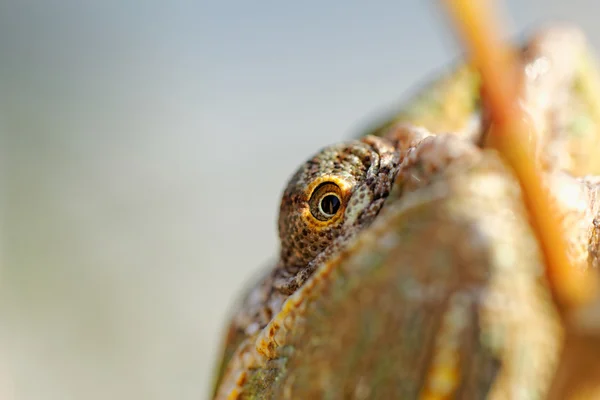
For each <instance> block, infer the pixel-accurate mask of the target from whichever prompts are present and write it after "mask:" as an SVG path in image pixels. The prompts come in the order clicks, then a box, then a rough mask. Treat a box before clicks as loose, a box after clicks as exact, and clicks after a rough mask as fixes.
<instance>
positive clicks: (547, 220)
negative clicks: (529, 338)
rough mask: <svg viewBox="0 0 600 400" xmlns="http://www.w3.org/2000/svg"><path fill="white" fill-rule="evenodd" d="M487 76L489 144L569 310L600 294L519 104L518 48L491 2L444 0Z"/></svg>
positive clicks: (557, 292) (562, 303) (559, 296)
mask: <svg viewBox="0 0 600 400" xmlns="http://www.w3.org/2000/svg"><path fill="white" fill-rule="evenodd" d="M444 3H445V5H446V7H447V8H448V9H449V11H450V14H451V16H452V17H453V19H454V21H455V24H456V26H457V28H458V30H459V31H460V33H461V35H462V38H463V41H464V43H465V45H466V47H467V48H468V49H469V50H470V52H471V55H472V57H473V60H474V63H475V65H476V66H477V68H478V69H479V72H480V74H481V77H482V82H483V89H484V92H485V100H486V102H487V104H488V105H489V110H490V114H491V118H492V128H491V131H490V133H489V136H488V143H487V145H488V146H490V147H492V148H495V149H497V150H498V151H499V152H500V153H501V154H502V156H503V157H504V158H505V159H506V161H507V162H508V163H509V164H510V165H511V167H512V168H513V169H514V171H515V173H516V175H517V177H518V179H519V181H520V183H521V187H522V190H523V194H524V197H525V201H526V203H527V206H528V208H529V212H530V215H531V217H532V223H533V225H534V228H535V230H536V232H537V235H538V238H539V240H540V243H541V246H542V250H543V252H544V255H545V258H546V265H547V275H548V278H549V281H550V284H551V287H552V290H553V292H554V297H555V300H556V302H557V304H558V305H559V306H560V307H561V309H563V311H564V310H565V309H569V308H571V307H575V306H578V305H581V304H583V303H586V302H587V301H589V300H590V299H591V298H592V297H593V296H594V294H595V293H596V287H597V285H596V281H595V280H594V279H593V278H594V276H591V274H584V273H580V272H578V271H577V270H576V269H575V268H574V267H573V266H572V265H571V263H570V260H569V258H568V256H567V241H566V238H565V237H564V232H563V230H562V229H561V228H560V227H561V223H560V221H559V220H558V218H557V216H556V215H555V214H556V213H555V212H553V209H552V198H551V194H550V193H549V191H548V189H547V188H546V187H545V186H544V176H543V173H542V171H541V170H540V168H539V166H538V164H537V160H536V157H535V149H536V142H537V138H538V136H537V135H536V132H535V129H534V127H533V125H531V124H529V123H528V118H527V115H526V114H525V113H524V112H523V110H522V109H521V108H519V106H518V102H517V99H518V94H519V78H520V77H519V76H518V75H517V72H518V71H519V69H518V67H519V64H518V62H517V57H516V56H515V52H514V50H512V49H511V48H509V47H508V45H506V44H505V42H504V41H503V40H501V38H500V34H499V32H500V30H499V28H498V27H497V26H496V20H495V18H493V15H492V14H493V13H492V10H491V7H490V4H489V2H486V1H484V0H477V1H473V0H444Z"/></svg>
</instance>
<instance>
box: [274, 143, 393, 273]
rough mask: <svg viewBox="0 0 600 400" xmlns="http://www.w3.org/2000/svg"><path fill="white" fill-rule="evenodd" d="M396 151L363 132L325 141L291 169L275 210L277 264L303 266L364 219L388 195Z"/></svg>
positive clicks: (364, 221)
mask: <svg viewBox="0 0 600 400" xmlns="http://www.w3.org/2000/svg"><path fill="white" fill-rule="evenodd" d="M399 158H400V157H399V154H398V152H397V151H396V148H395V147H394V146H393V145H392V144H391V143H389V142H388V141H387V140H385V139H381V138H378V137H373V136H370V137H369V136H368V137H365V138H363V139H361V140H353V141H350V142H345V143H342V144H337V145H333V146H329V147H327V148H325V149H323V150H321V151H320V152H319V153H317V154H316V155H315V156H313V157H312V158H311V159H310V160H308V161H307V162H306V163H304V165H302V166H301V167H300V169H298V171H296V173H295V174H294V175H293V176H292V178H291V179H290V181H289V183H288V185H287V188H286V189H285V191H284V193H283V197H282V200H281V208H280V212H279V237H280V240H281V259H280V261H281V262H282V264H283V265H284V266H285V267H286V268H289V269H291V270H297V269H301V268H303V267H305V266H306V265H308V263H310V262H311V261H312V260H313V259H314V258H315V257H316V256H317V255H318V254H320V253H321V252H322V251H323V250H325V249H326V248H328V247H329V246H330V245H331V244H332V242H333V241H334V240H335V238H336V237H338V236H340V235H341V234H344V233H346V232H350V231H353V230H355V229H356V228H359V227H362V226H364V225H365V224H366V223H368V222H370V221H371V220H372V219H373V218H374V217H375V216H376V215H377V213H378V212H379V210H380V209H381V206H382V205H383V202H384V201H385V198H386V197H387V195H388V194H389V191H390V189H391V186H392V184H393V181H394V177H395V175H396V173H397V170H398V165H399Z"/></svg>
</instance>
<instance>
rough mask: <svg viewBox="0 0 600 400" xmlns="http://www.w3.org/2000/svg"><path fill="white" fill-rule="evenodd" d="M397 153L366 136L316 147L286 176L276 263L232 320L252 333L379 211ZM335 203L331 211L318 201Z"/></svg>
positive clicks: (389, 186)
mask: <svg viewBox="0 0 600 400" xmlns="http://www.w3.org/2000/svg"><path fill="white" fill-rule="evenodd" d="M399 163H400V154H399V152H398V151H397V149H396V147H395V146H394V144H393V143H392V142H391V141H389V140H387V139H383V138H379V137H375V136H367V137H365V138H362V139H360V140H353V141H350V142H347V143H342V144H336V145H333V146H329V147H326V148H325V149H323V150H321V151H320V152H319V153H317V154H316V155H315V156H313V157H312V158H311V159H310V160H308V161H306V162H305V163H304V164H303V165H302V166H301V167H300V168H299V169H298V171H296V173H295V174H294V175H293V176H292V178H291V179H290V181H289V183H288V185H287V187H286V189H285V191H284V193H283V196H282V199H281V207H280V211H279V224H278V225H279V238H280V241H281V250H280V256H279V261H278V262H277V263H276V266H275V268H274V269H273V271H272V272H271V273H270V274H269V275H268V276H266V278H265V279H264V280H263V281H262V282H261V283H259V285H258V286H257V287H256V288H255V289H254V290H252V291H251V292H250V294H249V296H248V298H247V299H246V300H245V301H244V307H243V308H242V309H241V310H240V311H239V313H238V314H237V315H236V316H235V318H234V325H235V326H236V329H239V330H242V331H244V332H246V333H247V334H252V333H254V332H256V331H257V330H258V329H262V328H264V327H265V325H266V324H267V323H268V322H269V321H270V320H271V318H272V317H273V315H274V314H275V313H277V312H278V311H279V309H280V308H281V304H282V302H283V301H284V300H285V299H286V298H287V297H288V296H289V295H290V294H292V293H293V292H294V291H296V289H298V287H299V286H301V285H302V283H303V282H304V281H305V280H306V279H307V278H308V277H309V276H310V275H311V274H312V272H313V271H314V269H315V266H316V265H319V264H320V263H323V262H324V261H326V260H327V259H328V258H329V257H330V256H331V254H333V253H335V252H336V251H338V250H339V247H340V246H341V245H342V244H344V243H346V242H348V241H349V240H350V239H351V237H352V236H353V235H355V234H356V233H357V232H358V231H360V230H361V229H362V228H364V227H365V226H367V225H368V224H369V223H370V222H371V221H373V219H374V218H375V217H376V216H377V214H378V213H379V210H380V209H381V207H382V206H383V203H384V202H385V199H386V198H387V196H388V195H389V193H390V191H391V189H392V184H393V182H394V179H395V177H396V174H397V172H398V166H399ZM328 196H334V197H335V198H336V199H337V201H339V203H338V204H336V205H337V207H335V209H332V210H329V211H331V212H330V213H327V212H325V211H326V210H323V209H322V206H323V203H322V202H323V201H326V200H327V198H328Z"/></svg>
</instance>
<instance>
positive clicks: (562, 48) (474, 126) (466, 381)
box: [216, 29, 600, 398]
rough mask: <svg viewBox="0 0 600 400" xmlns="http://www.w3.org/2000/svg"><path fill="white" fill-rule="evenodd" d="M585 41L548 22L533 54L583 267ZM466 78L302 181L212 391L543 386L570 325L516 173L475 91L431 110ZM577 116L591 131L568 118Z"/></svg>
mask: <svg viewBox="0 0 600 400" xmlns="http://www.w3.org/2000/svg"><path fill="white" fill-rule="evenodd" d="M584 49H585V46H584V42H583V40H582V37H581V35H580V33H579V32H578V31H574V30H568V29H567V30H550V31H547V32H545V33H544V34H542V35H540V36H538V37H537V38H536V39H534V40H532V42H531V43H530V44H529V45H528V46H527V48H526V51H525V52H524V56H523V60H524V76H525V82H526V84H525V85H524V93H523V99H524V105H525V106H526V109H527V111H528V112H529V114H530V116H531V117H532V118H531V119H532V121H533V123H535V124H536V128H537V130H538V131H539V132H540V134H541V135H542V138H543V142H544V148H543V151H542V150H540V151H541V154H540V160H542V162H544V163H545V165H546V166H547V167H546V168H547V170H548V176H549V182H550V185H551V187H552V189H553V190H555V192H556V193H557V200H558V201H557V212H558V213H560V215H561V216H562V217H563V218H562V220H563V224H564V226H565V229H567V230H568V231H569V233H570V236H569V237H570V238H571V249H570V250H571V257H572V259H573V261H574V263H575V265H577V266H578V267H580V268H587V267H588V266H591V267H596V266H597V264H598V257H597V255H598V253H599V252H598V239H597V238H598V237H599V233H598V226H599V225H600V224H597V222H596V219H595V217H596V216H597V215H598V212H599V209H598V208H599V205H598V201H597V200H596V199H597V197H598V193H599V191H600V190H599V187H598V178H595V177H585V178H579V179H576V178H573V177H572V176H571V175H570V174H574V175H580V174H582V172H588V173H589V172H600V161H598V160H595V157H594V156H593V155H594V153H593V152H591V155H590V152H589V151H588V152H585V151H582V148H584V147H586V146H590V145H600V134H599V132H598V129H597V124H598V122H600V120H599V119H596V120H594V118H597V117H598V115H597V114H595V111H594V109H593V107H594V104H593V102H591V101H589V98H588V97H589V93H587V92H586V90H585V87H586V85H581V83H580V81H581V80H584V79H586V78H585V77H582V76H581V75H582V73H583V72H582V70H583V69H584V68H582V67H581V65H582V64H581V63H580V61H579V60H580V59H581V58H582V56H581V53H584ZM548 66H550V67H548ZM469 74H470V73H469V72H468V70H465V69H459V70H458V72H457V73H456V76H459V77H460V79H463V81H461V82H466V83H465V84H463V85H462V86H461V85H456V84H455V83H454V81H453V80H449V81H441V83H440V84H439V85H440V87H441V93H437V94H435V91H434V90H430V91H429V94H426V95H425V97H423V96H420V97H419V98H417V100H416V101H414V102H413V103H412V105H409V107H407V109H406V111H405V112H403V113H401V114H400V115H399V116H398V117H396V118H395V119H394V121H393V122H391V123H386V124H385V125H384V126H383V127H382V128H380V129H377V130H375V131H374V133H375V134H376V135H377V136H378V137H376V136H372V135H368V136H365V137H363V138H362V139H360V140H354V141H349V142H346V143H343V144H339V145H334V146H330V147H328V148H325V149H324V150H322V151H321V152H319V153H318V154H317V155H315V156H314V157H313V158H311V159H310V160H308V161H307V162H306V163H305V164H303V165H302V166H301V167H300V169H299V170H298V171H297V172H296V173H295V174H294V175H293V177H292V178H291V180H290V182H289V183H288V186H287V188H286V189H285V192H284V194H283V197H282V202H281V208H280V215H279V234H280V241H281V250H280V256H279V260H278V261H277V263H276V266H275V268H274V269H273V270H271V271H269V273H268V274H267V275H266V276H265V277H264V278H263V279H262V280H261V281H260V282H259V284H258V285H256V286H255V288H254V289H252V290H251V291H250V292H249V294H248V295H247V296H245V299H244V301H243V303H242V307H241V308H240V309H239V310H238V311H237V313H236V314H235V316H234V318H233V322H232V323H231V325H230V328H229V333H228V337H227V339H226V343H227V347H226V351H225V355H224V356H223V359H222V364H221V369H220V372H219V378H218V380H219V382H220V384H219V385H218V386H217V391H216V397H217V398H238V397H243V398H321V397H324V396H325V395H327V396H328V397H329V398H415V397H417V396H421V397H422V398H449V397H452V396H456V398H482V397H483V396H488V397H490V398H541V397H543V396H544V394H545V393H546V392H547V390H548V386H549V382H550V380H551V377H552V374H553V372H554V370H555V368H556V360H557V355H558V353H559V351H560V346H561V345H560V343H561V328H560V325H559V323H558V319H557V316H556V312H555V310H554V307H553V305H552V301H551V298H550V294H549V291H548V288H547V284H546V282H545V281H544V279H543V278H541V276H542V271H543V264H542V263H543V260H542V259H541V254H540V251H539V247H538V245H537V242H536V241H535V237H534V234H533V233H532V231H531V229H530V227H529V225H528V223H527V221H528V217H527V213H526V210H525V209H524V207H523V206H522V199H521V196H520V191H519V187H518V184H517V183H516V180H515V179H514V177H513V176H512V174H511V172H510V171H509V170H508V169H507V168H506V167H505V166H504V165H503V163H502V162H501V161H500V160H499V158H498V157H497V155H496V154H494V153H493V152H490V151H487V150H482V149H481V148H480V146H479V145H480V144H481V142H482V141H483V139H484V138H483V136H482V133H483V132H485V131H486V130H487V129H486V124H487V121H486V113H485V109H483V110H481V112H480V113H476V112H475V113H474V111H475V110H473V108H476V107H478V102H477V101H466V100H463V101H462V103H460V104H458V105H455V106H454V107H452V104H451V103H452V101H451V99H450V100H449V99H446V100H443V103H442V104H443V105H444V106H447V105H449V104H450V106H449V108H448V107H430V108H429V109H428V108H427V107H424V106H423V103H424V100H423V99H424V98H426V97H427V96H431V93H434V94H435V96H433V97H434V100H430V101H434V102H439V101H440V98H444V96H446V95H448V93H454V92H456V91H458V92H459V93H461V94H460V95H459V96H455V97H461V96H463V95H464V93H463V92H464V91H465V90H466V92H468V93H473V87H477V85H476V84H473V82H476V80H474V79H472V77H471V76H470V75H469ZM471 74H472V73H471ZM574 82H575V83H574ZM573 87H575V88H576V89H577V88H578V89H577V90H574V89H573ZM461 91H463V92H461ZM567 103H568V107H567V106H566V104H567ZM461 106H463V107H466V109H467V112H466V113H463V114H462V117H457V116H456V115H453V116H452V117H448V116H444V115H439V113H440V112H447V110H448V109H451V110H455V111H456V109H457V107H458V108H459V109H460V107H461ZM432 110H436V111H435V112H434V111H432ZM440 110H442V111H440ZM463 111H464V110H461V112H463ZM596 111H597V110H596ZM436 113H438V114H437V115H436ZM432 115H434V116H435V117H432ZM582 116H584V119H585V118H587V120H588V122H590V121H591V125H590V124H588V125H585V124H584V125H583V127H582V126H576V127H575V126H574V124H575V122H577V121H579V122H580V121H581V117H582ZM416 125H420V127H417V126H416ZM440 126H441V127H448V128H447V129H448V130H452V131H453V134H452V135H444V133H450V132H448V131H446V130H445V129H444V130H440ZM425 127H427V128H429V129H431V130H432V131H433V132H435V134H432V133H431V131H430V130H428V129H426V128H425ZM561 149H562V150H561ZM565 171H568V172H569V173H570V174H569V173H566V172H565ZM331 196H333V197H331ZM509 255H510V256H509ZM511 257H512V258H511ZM396 282H399V283H396ZM498 299H504V300H502V301H500V302H499V300H498ZM506 299H508V303H506V304H504V303H505V302H506V301H507V300H506ZM500 306H502V307H500ZM365 326H367V327H369V329H368V330H367V331H364V328H363V327H365ZM377 327H379V328H377Z"/></svg>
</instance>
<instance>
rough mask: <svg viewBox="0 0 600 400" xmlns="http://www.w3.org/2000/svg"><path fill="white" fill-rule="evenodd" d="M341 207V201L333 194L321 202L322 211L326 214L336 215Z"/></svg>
mask: <svg viewBox="0 0 600 400" xmlns="http://www.w3.org/2000/svg"><path fill="white" fill-rule="evenodd" d="M340 205H341V203H340V199H339V198H338V197H337V196H334V195H332V194H328V195H327V196H325V197H323V200H321V209H322V210H323V212H324V213H325V214H329V215H334V214H335V213H337V212H338V210H339V209H340Z"/></svg>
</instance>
